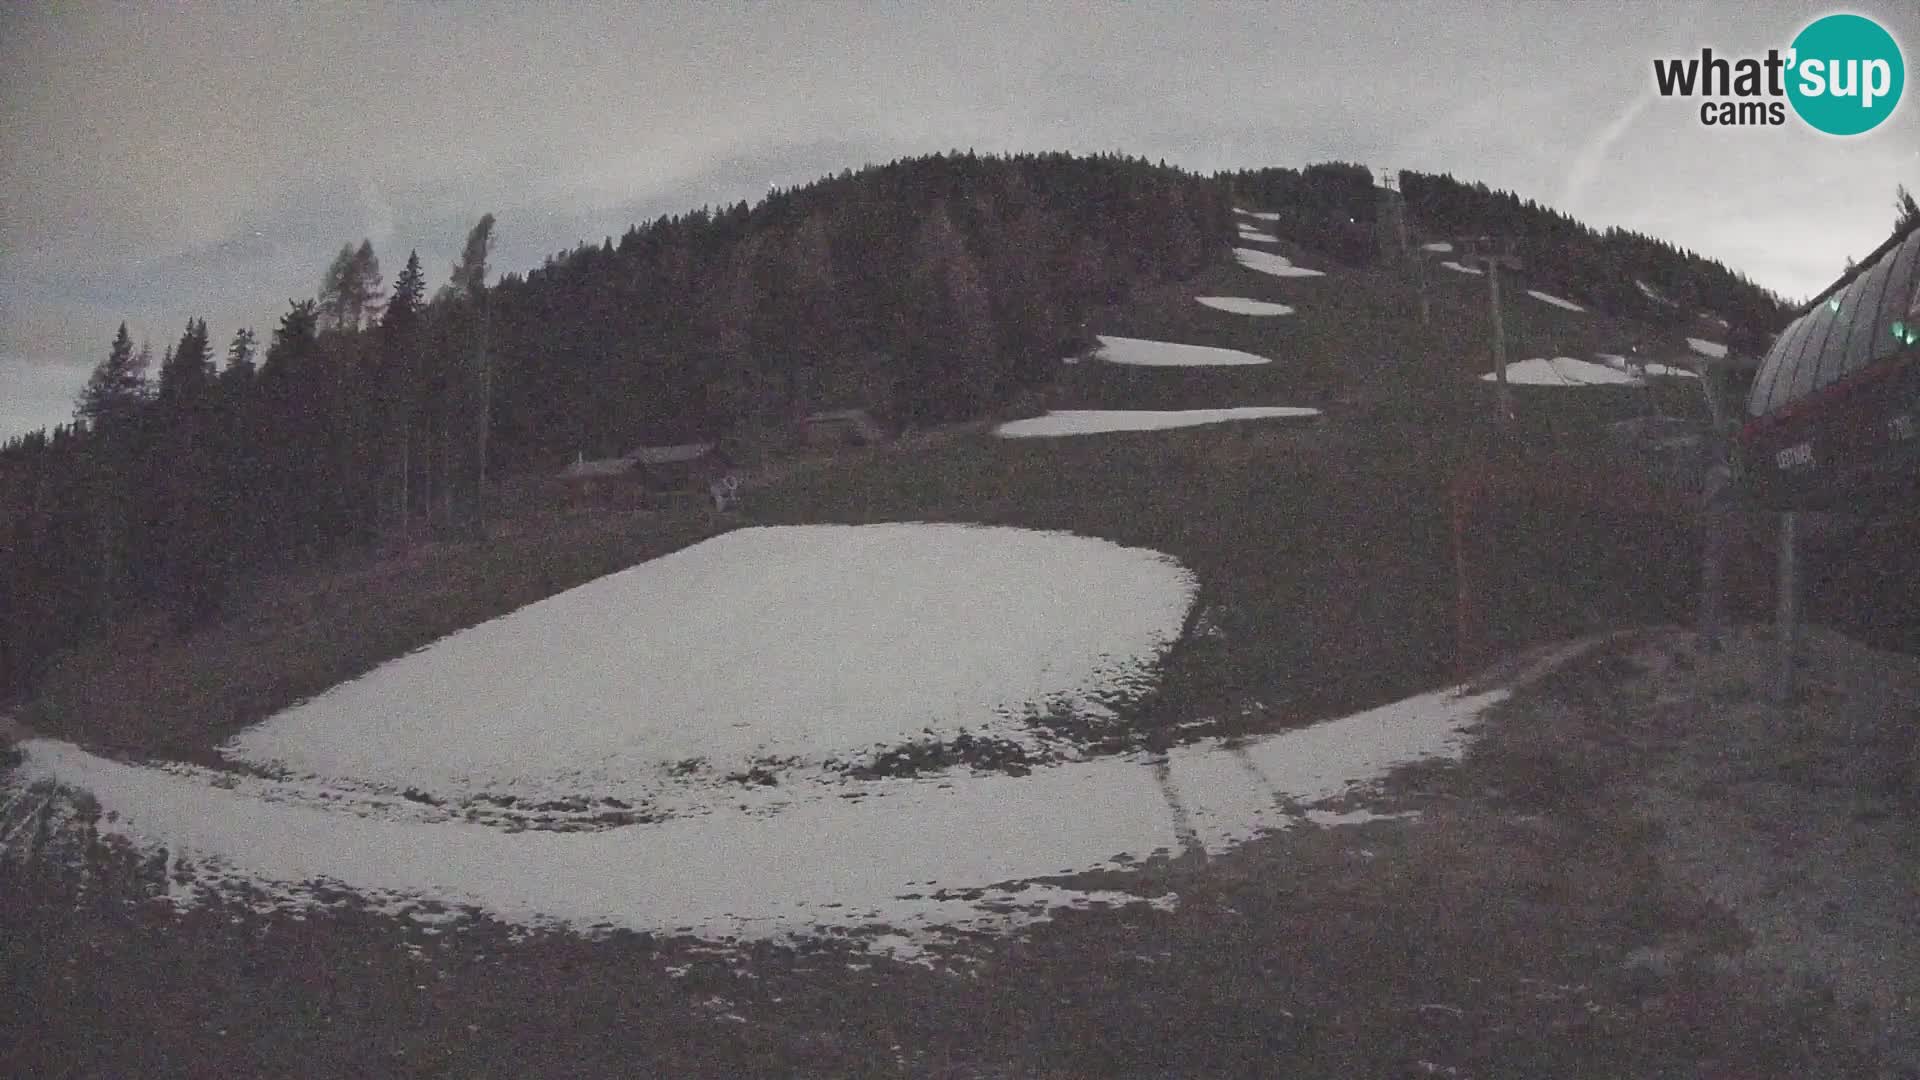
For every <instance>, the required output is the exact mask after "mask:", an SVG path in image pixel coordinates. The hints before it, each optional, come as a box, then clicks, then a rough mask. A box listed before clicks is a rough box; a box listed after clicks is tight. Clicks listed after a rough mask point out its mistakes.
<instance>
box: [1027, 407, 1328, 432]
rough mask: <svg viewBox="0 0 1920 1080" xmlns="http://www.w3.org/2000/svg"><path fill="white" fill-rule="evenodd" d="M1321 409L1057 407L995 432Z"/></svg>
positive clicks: (1189, 423)
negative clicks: (1167, 409)
mask: <svg viewBox="0 0 1920 1080" xmlns="http://www.w3.org/2000/svg"><path fill="white" fill-rule="evenodd" d="M1319 415H1320V410H1318V409H1300V408H1292V407H1288V406H1278V405H1276V406H1260V405H1256V406H1247V407H1243V408H1237V409H1179V410H1172V411H1164V412H1162V411H1151V410H1145V409H1056V410H1054V411H1052V412H1049V413H1048V414H1047V415H1045V416H1036V417H1032V418H1029V419H1026V420H1015V421H1013V422H1011V423H1007V424H1001V425H1000V426H999V427H998V428H996V429H994V434H996V435H999V436H1001V437H1002V438H1008V439H1025V438H1033V437H1036V436H1055V435H1092V434H1097V433H1100V432H1107V431H1158V430H1161V429H1163V428H1179V427H1193V426H1195V425H1198V424H1218V423H1221V422H1223V421H1227V420H1261V419H1267V418H1271V417H1309V416H1319Z"/></svg>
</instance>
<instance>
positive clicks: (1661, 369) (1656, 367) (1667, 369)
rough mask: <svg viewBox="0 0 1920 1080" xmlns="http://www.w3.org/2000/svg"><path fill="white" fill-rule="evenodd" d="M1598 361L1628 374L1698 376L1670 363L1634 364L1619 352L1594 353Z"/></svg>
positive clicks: (1689, 377)
mask: <svg viewBox="0 0 1920 1080" xmlns="http://www.w3.org/2000/svg"><path fill="white" fill-rule="evenodd" d="M1594 355H1595V356H1596V357H1598V358H1599V360H1600V362H1601V363H1603V364H1605V365H1607V366H1608V367H1610V368H1613V369H1614V370H1615V371H1624V372H1627V373H1628V374H1630V375H1665V376H1668V377H1672V378H1681V379H1697V378H1699V377H1700V376H1699V375H1697V374H1695V373H1694V372H1692V371H1690V370H1688V369H1687V368H1683V367H1674V366H1673V365H1671V364H1658V363H1655V364H1636V363H1634V362H1633V361H1631V360H1628V359H1627V358H1626V357H1624V356H1621V355H1620V354H1619V353H1595V354H1594Z"/></svg>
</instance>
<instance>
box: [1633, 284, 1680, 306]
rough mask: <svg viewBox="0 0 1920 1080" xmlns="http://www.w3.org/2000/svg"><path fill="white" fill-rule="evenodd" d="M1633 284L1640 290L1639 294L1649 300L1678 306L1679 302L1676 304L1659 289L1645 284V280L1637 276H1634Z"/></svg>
mask: <svg viewBox="0 0 1920 1080" xmlns="http://www.w3.org/2000/svg"><path fill="white" fill-rule="evenodd" d="M1633 284H1634V286H1635V287H1636V288H1638V289H1639V290H1640V295H1642V296H1644V297H1646V298H1647V299H1649V300H1652V301H1653V302H1654V303H1656V304H1665V305H1666V306H1668V307H1679V306H1680V305H1679V304H1676V303H1674V302H1673V301H1671V300H1669V299H1667V298H1666V297H1665V296H1663V295H1662V294H1661V292H1660V290H1659V289H1656V288H1654V287H1653V286H1651V285H1649V284H1647V283H1646V282H1644V281H1641V280H1640V279H1639V278H1634V279H1633Z"/></svg>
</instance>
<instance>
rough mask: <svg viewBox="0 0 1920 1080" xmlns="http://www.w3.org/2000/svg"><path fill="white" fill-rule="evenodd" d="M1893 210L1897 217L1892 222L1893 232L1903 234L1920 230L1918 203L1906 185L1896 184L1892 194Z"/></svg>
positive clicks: (1919, 204) (1919, 202) (1919, 207)
mask: <svg viewBox="0 0 1920 1080" xmlns="http://www.w3.org/2000/svg"><path fill="white" fill-rule="evenodd" d="M1893 209H1894V212H1895V213H1897V214H1898V215H1899V216H1898V217H1896V218H1894V220H1893V231H1894V232H1896V233H1897V232H1904V231H1906V230H1907V229H1912V228H1920V201H1915V199H1914V197H1913V192H1911V191H1908V190H1907V185H1905V184H1897V185H1895V187H1894V192H1893Z"/></svg>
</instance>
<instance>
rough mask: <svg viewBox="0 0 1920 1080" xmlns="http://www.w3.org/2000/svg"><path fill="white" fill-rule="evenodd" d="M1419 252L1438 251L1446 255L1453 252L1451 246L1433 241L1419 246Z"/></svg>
mask: <svg viewBox="0 0 1920 1080" xmlns="http://www.w3.org/2000/svg"><path fill="white" fill-rule="evenodd" d="M1420 250H1421V251H1438V252H1441V253H1446V252H1450V251H1452V250H1453V245H1452V244H1449V243H1447V242H1446V241H1445V240H1435V241H1434V242H1433V243H1431V244H1421V245H1420Z"/></svg>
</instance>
